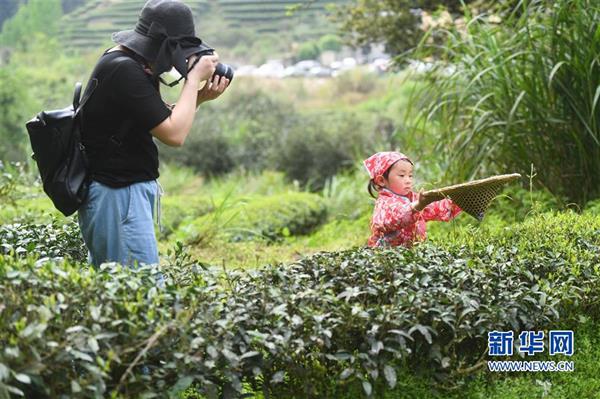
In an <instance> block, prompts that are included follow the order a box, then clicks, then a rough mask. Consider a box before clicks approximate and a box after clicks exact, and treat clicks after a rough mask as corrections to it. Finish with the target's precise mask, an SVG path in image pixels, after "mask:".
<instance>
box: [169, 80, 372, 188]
mask: <svg viewBox="0 0 600 399" xmlns="http://www.w3.org/2000/svg"><path fill="white" fill-rule="evenodd" d="M361 77H362V75H361ZM343 79H344V80H343V81H344V82H349V81H350V80H352V77H348V78H343ZM373 79H375V77H374V76H373V77H368V78H365V79H363V82H362V83H358V84H357V85H358V86H357V87H358V88H362V87H365V88H366V87H367V86H369V89H368V90H372V88H373V83H374V82H373ZM354 87H355V86H354V85H350V88H349V87H346V88H345V89H344V91H345V92H348V91H349V90H352V88H354ZM201 109H203V110H202V111H201V112H199V113H198V114H199V117H198V120H197V121H196V123H195V125H194V128H193V131H192V132H191V134H190V136H189V137H188V139H187V141H186V143H185V145H184V146H183V147H182V148H177V149H171V148H167V147H166V146H161V155H164V158H165V159H166V160H167V161H168V162H179V163H182V164H184V165H185V166H189V167H191V168H193V169H194V170H196V171H197V172H199V173H201V174H203V175H205V176H219V175H222V174H224V173H226V172H228V171H230V170H232V169H235V168H241V169H243V170H248V171H253V172H254V171H263V170H278V171H282V172H284V173H285V175H286V176H287V178H288V180H292V181H293V180H297V181H298V182H299V183H300V184H301V185H302V186H305V187H308V188H310V189H313V190H319V189H321V188H322V187H323V186H324V184H325V182H326V180H327V179H328V178H330V177H332V176H334V175H335V174H336V173H338V172H340V171H342V170H344V169H348V168H350V167H352V166H353V165H354V159H355V158H356V154H361V153H362V154H364V153H367V152H368V148H370V147H371V146H372V145H373V139H372V137H371V129H370V128H369V124H370V122H371V121H370V120H365V118H360V117H358V116H356V115H353V114H349V113H348V112H344V111H341V112H312V113H308V112H300V111H298V110H297V109H296V108H295V107H294V106H293V105H292V104H291V103H290V102H289V101H285V100H278V99H277V98H276V97H275V96H273V95H269V94H267V92H266V91H265V90H261V89H254V88H250V89H248V90H241V91H240V92H239V93H236V95H235V96H231V97H229V98H227V100H226V101H225V102H222V103H215V104H214V105H213V104H206V107H204V106H202V108H201Z"/></svg>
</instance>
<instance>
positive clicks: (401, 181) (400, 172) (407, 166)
mask: <svg viewBox="0 0 600 399" xmlns="http://www.w3.org/2000/svg"><path fill="white" fill-rule="evenodd" d="M385 183H386V184H385V187H387V188H388V189H390V190H392V191H393V192H395V193H397V194H400V195H407V194H408V193H409V192H411V191H412V188H413V166H412V164H411V163H410V162H408V161H403V160H400V161H398V162H396V163H395V164H394V165H392V167H391V169H390V173H389V175H388V178H387V179H386V180H385Z"/></svg>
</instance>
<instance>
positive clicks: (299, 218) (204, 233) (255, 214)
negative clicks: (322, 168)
mask: <svg viewBox="0 0 600 399" xmlns="http://www.w3.org/2000/svg"><path fill="white" fill-rule="evenodd" d="M326 211H327V209H326V207H325V202H324V201H323V200H322V199H321V197H320V196H318V195H315V194H310V193H288V194H278V195H273V196H268V197H253V198H250V199H248V200H247V201H244V202H239V203H237V204H232V205H231V206H229V207H220V208H219V209H215V210H214V211H213V212H211V213H208V214H206V215H204V216H201V217H199V218H197V219H194V220H192V221H190V222H186V223H183V224H182V226H180V228H179V231H178V232H177V235H176V236H177V239H179V240H181V241H184V242H187V243H201V242H206V240H210V239H213V238H215V237H216V236H224V237H225V238H227V239H229V240H231V241H244V240H252V239H264V240H267V241H277V240H280V239H281V238H283V237H286V236H290V235H299V234H307V233H309V232H310V231H312V230H313V229H314V228H315V227H316V226H318V225H320V224H321V223H323V222H324V221H325V218H326Z"/></svg>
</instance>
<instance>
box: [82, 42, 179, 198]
mask: <svg viewBox="0 0 600 399" xmlns="http://www.w3.org/2000/svg"><path fill="white" fill-rule="evenodd" d="M124 56H125V57H124ZM119 57H120V58H119ZM117 58H119V59H118V60H117ZM91 78H97V79H98V86H97V87H96V89H95V90H94V92H93V93H92V95H91V97H90V99H89V100H88V102H87V103H86V105H85V107H84V109H83V114H82V115H83V119H82V120H83V125H82V126H83V131H82V142H83V145H84V146H85V149H86V153H87V154H88V158H89V162H90V173H91V178H92V179H93V180H96V181H98V182H100V183H102V184H105V185H107V186H110V187H125V186H128V185H130V184H133V183H137V182H143V181H148V180H154V179H156V178H158V149H157V148H156V144H154V141H153V138H152V135H151V134H150V130H151V129H153V128H154V127H156V126H158V125H159V124H160V123H161V122H162V121H164V120H165V119H166V118H167V117H169V115H170V114H171V111H170V110H169V108H167V106H166V104H165V103H164V102H163V100H162V99H161V97H160V93H159V91H158V83H157V82H155V81H154V80H153V79H152V76H151V75H149V74H148V73H146V72H145V71H144V68H143V67H142V65H141V64H140V63H139V62H138V61H137V60H135V59H134V58H132V57H131V55H129V54H128V53H126V52H124V51H119V50H118V51H112V52H110V53H105V54H104V55H102V57H101V58H100V60H99V61H98V63H97V64H96V67H95V68H94V71H93V72H92V76H91V77H90V80H91ZM121 131H123V132H122V133H120V132H121ZM111 137H116V138H117V139H118V138H121V137H122V140H111ZM116 142H120V145H118V144H115V143H116Z"/></svg>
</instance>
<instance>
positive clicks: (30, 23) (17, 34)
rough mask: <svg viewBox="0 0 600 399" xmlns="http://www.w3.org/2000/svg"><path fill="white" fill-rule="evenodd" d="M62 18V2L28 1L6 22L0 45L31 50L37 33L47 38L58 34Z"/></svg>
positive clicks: (0, 37)
mask: <svg viewBox="0 0 600 399" xmlns="http://www.w3.org/2000/svg"><path fill="white" fill-rule="evenodd" d="M61 16H62V7H61V2H60V0H28V2H27V3H26V4H24V5H23V6H21V7H20V8H19V9H18V11H17V13H16V14H15V16H14V17H12V18H11V19H10V20H8V21H6V22H5V23H4V25H3V26H2V32H1V33H0V44H2V45H4V46H19V47H21V48H24V49H26V48H29V43H30V41H31V40H33V38H34V37H35V34H36V33H40V34H43V35H45V36H47V37H52V36H55V35H56V34H57V33H58V21H59V19H60V17H61Z"/></svg>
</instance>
